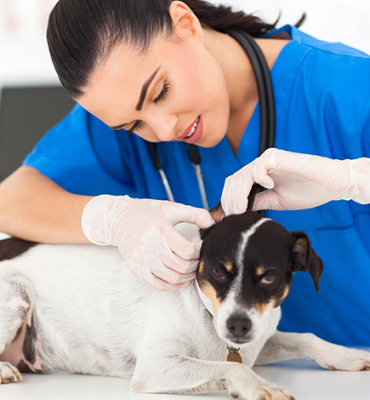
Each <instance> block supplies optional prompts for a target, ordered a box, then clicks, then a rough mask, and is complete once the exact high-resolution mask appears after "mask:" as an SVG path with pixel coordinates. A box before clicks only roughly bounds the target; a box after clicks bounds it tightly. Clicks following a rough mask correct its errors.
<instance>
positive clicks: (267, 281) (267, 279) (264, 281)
mask: <svg viewBox="0 0 370 400" xmlns="http://www.w3.org/2000/svg"><path fill="white" fill-rule="evenodd" d="M274 281H275V277H274V276H264V277H263V278H262V279H261V281H260V282H261V283H262V284H264V285H270V284H271V283H272V282H274Z"/></svg>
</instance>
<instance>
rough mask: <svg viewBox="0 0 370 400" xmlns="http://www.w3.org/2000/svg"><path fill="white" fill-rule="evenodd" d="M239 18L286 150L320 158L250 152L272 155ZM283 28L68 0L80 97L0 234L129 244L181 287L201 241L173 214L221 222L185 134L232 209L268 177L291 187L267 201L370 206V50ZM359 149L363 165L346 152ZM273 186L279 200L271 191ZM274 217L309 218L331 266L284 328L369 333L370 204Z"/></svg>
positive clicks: (68, 38) (7, 191)
mask: <svg viewBox="0 0 370 400" xmlns="http://www.w3.org/2000/svg"><path fill="white" fill-rule="evenodd" d="M229 28H237V29H244V30H246V31H248V32H249V33H250V34H251V35H253V36H255V37H256V36H259V37H260V38H258V39H256V42H257V43H258V45H259V46H260V48H261V49H262V52H263V53H264V56H265V58H266V60H267V63H268V66H269V68H270V70H271V76H272V82H273V86H274V94H275V103H276V114H277V127H276V141H275V146H276V147H277V148H280V149H284V150H289V151H294V152H298V153H309V154H315V155H318V156H324V157H327V158H325V159H323V158H321V157H320V158H314V159H309V165H310V168H309V169H307V168H306V165H307V159H306V158H305V156H301V155H300V154H291V153H280V152H278V153H276V152H275V150H269V151H268V152H267V153H266V154H265V155H264V156H263V157H261V158H259V159H257V160H256V161H255V162H253V163H252V164H250V163H251V162H252V161H253V160H254V159H255V158H256V157H257V155H258V138H259V122H258V121H259V119H258V116H259V107H258V92H257V86H256V81H255V78H254V74H253V71H252V68H251V65H250V62H249V59H248V57H247V56H246V54H245V53H244V51H243V49H242V48H241V47H240V45H239V44H238V43H237V42H236V41H235V40H234V39H232V38H231V37H230V36H228V35H227V34H225V33H224V32H225V31H227V30H228V29H229ZM274 28H275V25H274V24H266V23H264V22H263V21H261V20H259V19H258V18H256V17H253V16H245V15H244V14H242V13H233V12H232V11H231V10H230V9H229V8H227V7H221V6H220V7H216V6H212V5H210V4H207V3H205V2H203V1H199V0H187V1H185V2H179V1H171V0H156V1H153V0H140V1H138V0H104V1H101V0H89V1H87V0H80V1H78V2H76V1H73V0H60V1H59V3H58V4H57V5H56V7H55V8H54V10H53V12H52V14H51V16H50V20H49V27H48V43H49V49H50V52H51V56H52V59H53V63H54V66H55V68H56V71H57V73H58V76H59V78H60V80H61V82H62V84H63V86H64V87H65V88H66V90H67V91H68V92H69V93H70V95H71V96H72V97H73V98H74V99H76V100H77V102H78V103H79V105H77V106H76V107H75V109H74V110H73V111H72V112H71V114H70V115H68V116H67V117H66V119H65V120H64V121H62V122H61V123H60V124H59V125H58V126H56V127H55V128H54V129H52V130H51V131H50V132H49V133H48V134H47V135H46V136H45V137H44V138H43V139H42V140H41V141H40V142H39V144H38V145H37V146H36V147H35V149H34V151H33V152H32V153H31V154H30V155H29V156H28V157H27V158H26V160H25V161H24V165H23V166H22V167H21V168H20V169H19V170H18V171H16V172H15V173H14V174H13V175H12V176H11V177H9V178H8V179H7V180H6V181H5V182H3V184H2V185H1V187H0V204H1V205H0V230H3V231H5V232H8V233H11V234H14V235H17V236H20V237H23V238H27V239H31V240H36V241H42V242H57V243H58V242H74V243H81V242H87V241H88V240H89V241H91V242H93V243H96V244H100V245H109V244H110V245H115V246H118V247H119V249H120V251H121V253H122V255H123V256H124V258H125V259H126V262H127V264H128V267H129V268H130V269H131V270H132V272H133V273H134V274H135V275H137V276H138V277H140V278H141V279H142V280H143V281H144V282H146V283H147V284H149V285H151V286H152V287H154V288H156V289H158V290H176V289H178V288H179V287H181V285H183V284H184V283H185V282H187V281H188V280H190V279H192V278H193V277H194V270H195V268H196V265H197V261H196V259H197V257H198V253H199V244H193V243H189V242H187V241H186V240H185V239H182V238H181V237H179V235H177V234H176V233H175V231H174V229H173V226H174V225H176V224H177V223H179V222H191V223H195V224H197V225H198V226H199V227H205V226H207V225H210V224H211V223H212V222H213V221H212V219H211V218H210V216H209V214H208V213H207V212H206V211H205V210H202V209H201V208H197V207H202V202H201V198H200V195H199V189H198V184H197V181H196V177H195V172H194V170H193V168H192V167H191V165H190V164H189V162H188V159H187V150H186V149H185V148H184V146H183V143H185V146H186V144H187V143H196V144H197V145H199V146H200V156H201V159H202V162H201V165H202V171H203V175H204V181H205V189H206V193H207V197H208V202H209V203H210V206H213V205H215V204H217V202H218V201H219V199H220V197H221V195H222V202H223V206H224V208H225V210H226V212H227V213H232V212H242V211H243V210H245V207H246V197H247V194H248V193H249V190H250V187H251V184H252V183H253V181H258V182H260V183H262V184H264V185H265V186H266V187H268V188H270V189H271V188H272V186H273V185H275V187H274V188H273V189H272V190H269V191H267V192H266V193H265V194H262V195H261V196H260V197H259V200H258V203H256V206H257V207H259V208H265V207H267V208H279V209H290V208H292V209H300V208H310V207H313V206H318V205H321V204H324V203H325V202H327V201H330V200H339V199H346V200H349V199H354V200H355V201H359V202H360V203H369V202H370V196H369V193H368V190H365V191H364V190H362V188H364V187H365V188H368V181H369V177H368V168H369V167H368V165H369V163H368V160H367V159H366V158H364V157H368V152H369V139H368V138H369V137H370V136H369V134H366V133H367V130H368V129H370V128H369V124H368V120H369V118H368V116H369V115H370V110H369V107H370V105H369V102H368V101H367V97H368V93H369V86H370V74H369V73H368V72H369V69H370V59H369V57H368V56H366V55H364V54H363V53H361V52H358V51H356V50H353V49H350V48H348V47H346V46H343V45H340V44H329V43H324V42H320V41H318V40H316V39H314V38H311V37H309V36H307V35H305V34H303V33H302V32H300V31H299V30H298V29H296V28H294V27H291V26H286V27H283V28H281V29H279V30H275V29H274ZM261 36H263V38H261ZM359 77H361V81H359ZM359 82H360V84H359ZM122 128H124V129H122ZM125 131H126V132H129V133H132V132H134V133H135V135H131V136H130V137H128V135H127V133H126V132H125ZM144 139H145V140H148V141H150V142H158V144H157V151H158V155H159V158H160V159H161V162H162V164H163V168H164V170H165V171H166V174H167V176H168V180H169V182H170V185H171V187H172V191H173V193H174V197H175V199H176V201H177V203H169V202H166V201H164V200H166V199H167V197H166V192H165V191H164V188H163V185H162V182H161V180H160V176H159V174H158V172H157V170H156V169H155V168H154V166H153V163H152V160H151V158H150V156H149V151H148V147H147V143H146V142H145V140H144ZM181 142H183V143H181ZM345 158H350V159H352V160H354V161H350V162H347V161H338V160H332V159H345ZM312 160H313V161H314V162H311V161H312ZM276 161H278V163H277V164H276ZM322 162H325V163H326V164H325V165H322V164H321V163H322ZM327 166H328V167H327ZM338 170H339V173H340V175H337V172H338ZM342 171H343V172H342ZM351 171H355V172H356V174H352V175H351ZM363 171H364V172H365V173H364V174H363V173H362V172H363ZM281 172H282V173H281ZM292 172H293V174H292ZM234 174H235V175H234ZM334 175H335V176H339V177H340V179H334V181H333V180H332V178H333V176H334ZM354 175H356V176H357V177H359V178H358V179H357V178H356V179H355V180H353V182H352V180H351V176H354ZM287 176H288V177H289V179H286V178H287ZM227 177H230V178H228V180H227V183H226V185H225V188H223V186H224V182H225V179H226V178H227ZM338 181H339V182H340V184H339V185H337V183H338ZM316 182H317V184H316ZM333 182H334V183H333ZM343 182H344V183H343ZM357 183H358V185H357ZM356 185H357V186H356ZM322 187H323V188H324V190H322V189H321V188H322ZM317 189H318V190H317ZM318 191H320V192H321V193H325V195H324V196H318V195H317V194H316V193H317V192H318ZM358 191H360V192H361V194H360V195H359V193H358ZM292 194H293V196H294V201H292V199H291V196H292ZM271 195H272V196H275V199H276V196H278V197H277V198H278V202H279V205H278V206H277V205H276V200H274V198H271V197H268V198H267V199H266V196H271ZM308 196H311V197H312V198H313V200H310V199H309V197H308ZM356 196H359V198H357V197H356ZM264 198H265V200H263V199H264ZM150 199H157V200H156V201H154V200H150ZM180 203H182V204H180ZM184 204H186V205H184ZM267 216H268V217H270V218H273V219H276V220H277V221H278V222H280V223H281V224H283V225H284V226H285V227H286V228H287V229H288V230H292V229H303V230H305V231H306V232H307V233H308V234H309V235H310V237H311V240H312V242H313V246H314V248H315V250H316V251H317V253H318V254H319V255H320V256H321V257H322V258H323V260H324V264H325V268H326V271H325V274H324V277H323V280H322V287H323V290H322V293H321V294H320V296H317V295H316V294H314V289H313V287H312V284H311V282H310V281H309V279H307V277H305V276H304V275H305V274H300V275H297V277H296V279H295V283H294V285H293V290H292V294H291V295H290V296H289V299H288V300H287V301H286V303H285V307H284V311H285V312H284V317H283V320H282V326H281V328H282V329H289V330H296V331H312V332H314V333H316V334H318V335H320V336H321V337H323V338H325V339H327V340H331V341H334V342H338V343H344V344H367V343H368V342H367V340H368V337H369V333H370V322H369V318H367V317H364V316H366V315H367V314H366V311H367V307H366V306H365V305H364V301H365V299H367V293H368V287H369V286H370V285H369V284H370V273H369V272H368V268H366V267H367V265H366V264H368V263H369V262H370V253H369V250H368V249H369V248H370V239H369V238H368V235H367V231H366V230H367V226H368V223H369V221H370V218H369V216H370V207H369V206H368V205H360V204H358V203H355V202H334V203H333V202H332V203H328V204H325V205H323V206H322V207H318V208H315V209H310V210H306V211H294V212H292V211H290V212H287V211H285V212H276V211H269V212H268V213H267ZM81 218H82V227H81V222H80V221H81ZM359 278H360V279H359ZM311 297H312V298H311Z"/></svg>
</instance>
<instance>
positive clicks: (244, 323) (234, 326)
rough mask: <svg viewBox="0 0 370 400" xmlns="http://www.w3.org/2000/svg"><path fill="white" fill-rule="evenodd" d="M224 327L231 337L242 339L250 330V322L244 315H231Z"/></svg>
mask: <svg viewBox="0 0 370 400" xmlns="http://www.w3.org/2000/svg"><path fill="white" fill-rule="evenodd" d="M226 325H227V329H228V330H229V331H230V333H232V334H233V336H235V337H243V336H246V335H247V333H248V332H249V331H250V330H251V328H252V321H251V320H250V319H249V318H248V317H247V316H245V315H238V314H233V315H231V316H230V317H229V318H228V320H227V322H226Z"/></svg>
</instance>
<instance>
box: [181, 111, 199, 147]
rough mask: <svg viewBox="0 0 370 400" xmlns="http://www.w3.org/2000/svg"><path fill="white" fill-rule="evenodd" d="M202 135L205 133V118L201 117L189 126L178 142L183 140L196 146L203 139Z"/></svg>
mask: <svg viewBox="0 0 370 400" xmlns="http://www.w3.org/2000/svg"><path fill="white" fill-rule="evenodd" d="M194 127H195V130H194ZM192 129H193V132H192ZM191 132H192V134H191ZM202 133H203V118H202V117H201V116H199V117H198V118H197V119H196V120H195V121H194V122H193V123H192V124H191V125H189V126H188V127H187V128H186V129H185V131H184V133H183V134H182V135H181V136H179V137H178V138H177V140H182V141H184V142H187V143H192V144H194V143H196V142H198V140H199V139H200V138H201V136H202Z"/></svg>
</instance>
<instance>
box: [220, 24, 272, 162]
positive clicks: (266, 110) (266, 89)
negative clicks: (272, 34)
mask: <svg viewBox="0 0 370 400" xmlns="http://www.w3.org/2000/svg"><path fill="white" fill-rule="evenodd" d="M227 33H228V34H229V35H230V36H231V37H233V38H234V39H235V40H236V41H237V42H239V43H240V45H241V46H242V47H243V49H244V51H245V52H246V53H247V55H248V57H249V60H250V63H251V65H252V68H253V72H254V75H255V77H256V82H257V89H258V97H259V107H260V142H259V148H258V155H259V156H260V155H261V154H262V153H263V152H264V151H265V150H266V149H268V148H270V147H273V146H274V143H275V100H274V92H273V88H272V81H271V75H270V69H269V67H268V65H267V61H266V58H265V56H264V55H263V53H262V50H261V49H260V47H259V46H258V44H257V43H256V42H255V40H254V39H253V38H252V37H251V36H250V35H248V34H247V33H246V32H244V31H238V30H236V29H230V30H229V31H228V32H227Z"/></svg>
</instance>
